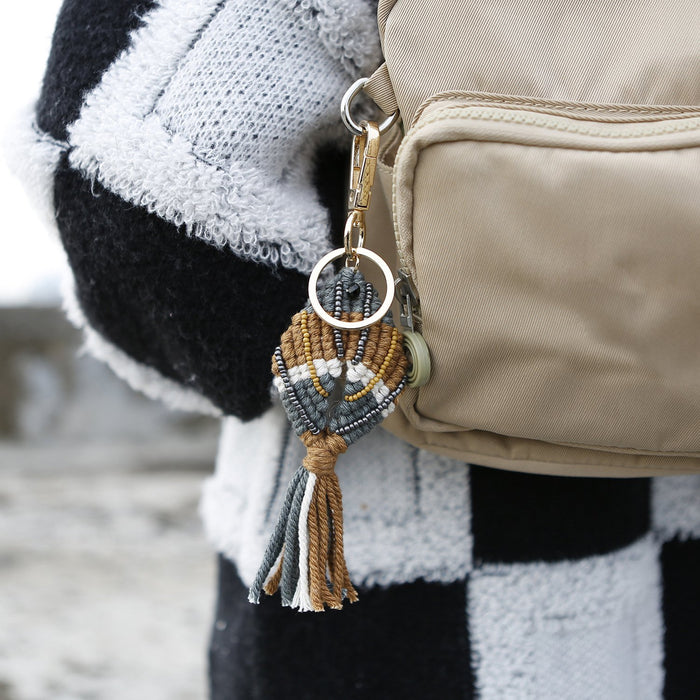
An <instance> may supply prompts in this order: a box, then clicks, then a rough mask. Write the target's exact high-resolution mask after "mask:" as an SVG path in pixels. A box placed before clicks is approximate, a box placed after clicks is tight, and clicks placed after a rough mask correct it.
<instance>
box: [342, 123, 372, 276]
mask: <svg viewBox="0 0 700 700" xmlns="http://www.w3.org/2000/svg"><path fill="white" fill-rule="evenodd" d="M360 126H361V129H362V131H361V133H360V134H359V135H357V136H354V137H353V139H352V158H351V159H350V192H349V195H348V218H347V221H346V222H345V231H344V234H343V242H344V246H345V264H346V266H348V267H357V265H358V262H359V261H358V258H357V255H356V253H355V250H356V249H357V248H364V247H365V239H366V237H367V227H366V224H365V213H366V212H367V209H369V205H370V201H371V199H372V186H373V184H374V175H375V172H376V170H377V156H378V155H379V127H378V126H377V123H376V122H366V121H363V122H362V123H361V124H360ZM355 235H356V236H357V241H355Z"/></svg>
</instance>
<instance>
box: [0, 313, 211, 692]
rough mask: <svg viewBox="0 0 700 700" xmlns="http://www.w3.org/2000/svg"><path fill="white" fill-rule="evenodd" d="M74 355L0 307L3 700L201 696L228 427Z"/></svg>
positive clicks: (65, 338)
mask: <svg viewBox="0 0 700 700" xmlns="http://www.w3.org/2000/svg"><path fill="white" fill-rule="evenodd" d="M77 343H78V339H77V337H76V334H75V333H74V332H73V331H72V330H71V329H70V328H69V327H68V325H67V323H66V322H65V321H64V320H63V316H62V314H61V312H59V311H57V310H55V309H50V308H46V309H42V308H23V309H17V308H14V309H13V308H0V700H74V699H76V700H77V699H80V698H85V699H87V698H95V699H98V700H116V699H117V698H119V699H120V700H122V699H124V698H128V699H129V700H141V699H143V700H146V699H148V700H160V699H163V700H165V699H166V698H167V699H168V700H185V699H187V700H189V699H193V700H194V699H201V698H205V697H206V644H207V637H208V634H209V629H208V628H209V625H210V624H211V620H212V615H213V604H214V600H213V594H214V556H213V553H212V551H211V548H210V547H209V545H208V544H207V543H206V542H205V540H204V536H203V534H202V530H201V527H200V524H199V520H198V518H197V514H196V508H197V501H198V498H199V491H200V483H201V481H202V479H203V478H204V476H205V475H206V474H207V473H208V472H209V471H210V470H211V468H212V464H213V460H214V454H215V449H216V439H217V435H218V424H217V422H216V421H214V420H209V419H204V418H196V417H195V418H193V417H188V416H186V415H185V414H175V413H171V412H169V411H166V410H165V409H163V408H162V407H161V406H160V405H158V404H156V403H154V402H150V401H148V400H146V399H143V398H141V397H140V396H137V395H136V394H134V393H133V392H132V391H131V390H129V389H128V387H126V386H125V385H124V384H122V382H120V381H119V380H118V379H116V378H115V377H114V376H113V375H112V374H111V372H109V370H107V369H105V368H104V367H103V366H102V365H100V364H99V363H97V362H95V361H94V360H91V359H89V358H80V359H78V358H77V357H76V348H77Z"/></svg>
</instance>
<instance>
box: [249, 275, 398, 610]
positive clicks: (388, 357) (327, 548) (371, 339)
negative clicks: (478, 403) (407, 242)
mask: <svg viewBox="0 0 700 700" xmlns="http://www.w3.org/2000/svg"><path fill="white" fill-rule="evenodd" d="M319 300H320V303H321V304H322V305H323V307H324V309H327V310H328V312H329V313H332V314H333V316H334V317H335V318H337V319H341V320H353V321H355V320H358V319H363V318H369V316H370V315H372V314H373V313H375V312H376V311H377V309H378V308H379V307H380V302H379V299H378V295H377V293H376V291H375V290H374V288H373V287H372V285H371V284H370V283H368V282H366V281H365V280H364V278H363V277H362V274H361V273H360V272H359V271H358V270H354V269H352V268H344V269H343V270H341V272H339V273H338V274H337V275H336V277H335V278H334V279H333V280H332V281H331V282H330V283H329V284H328V285H326V287H325V289H324V290H323V291H322V293H321V294H320V295H319ZM407 364H408V362H407V359H406V357H405V355H404V352H403V347H402V343H401V335H400V333H399V332H398V331H397V330H396V328H395V327H394V325H393V321H392V318H391V312H388V313H387V315H386V316H385V317H384V318H383V319H382V320H381V322H378V323H376V324H374V325H372V326H370V327H368V328H365V329H363V330H357V331H354V330H351V331H339V330H338V329H335V328H333V327H331V326H330V325H329V324H327V323H325V322H324V321H323V319H321V318H320V317H319V316H318V315H317V314H315V313H314V312H313V309H312V307H310V305H307V307H306V308H304V309H303V310H302V311H301V312H300V313H298V314H296V315H295V316H294V318H293V319H292V325H291V326H290V327H289V328H288V329H287V331H285V333H284V334H283V335H282V338H281V341H280V345H279V347H278V348H277V349H276V350H275V353H274V355H273V358H272V371H273V374H274V375H275V379H274V384H275V386H276V387H277V389H278V390H279V392H280V395H281V398H282V403H283V405H284V407H285V409H286V411H287V415H288V417H289V419H290V421H291V423H292V425H293V426H294V429H295V431H296V433H297V435H298V436H299V438H300V439H301V441H302V442H303V443H304V445H305V446H306V449H307V453H306V457H305V458H304V459H303V461H302V465H301V466H300V467H299V469H297V471H296V472H295V473H294V476H293V477H292V480H291V482H290V484H289V487H288V489H287V493H286V495H285V498H284V502H283V504H282V509H281V512H280V514H279V518H278V520H277V524H276V525H275V528H274V530H273V533H272V536H271V538H270V541H269V544H268V546H267V549H266V551H265V555H264V557H263V561H262V564H261V566H260V569H259V570H258V574H257V576H256V578H255V581H254V582H253V585H252V586H251V588H250V592H249V595H248V600H250V602H251V603H259V602H260V597H261V594H262V592H263V591H264V592H265V593H267V594H268V595H273V594H275V593H276V592H277V591H279V592H280V595H281V598H282V605H285V606H289V607H292V608H296V609H298V610H301V611H316V612H320V611H323V610H325V608H326V607H329V608H333V609H340V608H342V606H343V600H349V601H350V602H351V603H354V602H355V601H357V599H358V596H357V592H356V590H355V588H354V587H353V585H352V583H351V582H350V576H349V574H348V569H347V566H346V563H345V554H344V551H343V499H342V495H341V492H340V484H339V482H338V477H337V475H336V473H335V464H336V461H337V459H338V456H339V455H340V454H342V453H343V452H345V451H346V450H347V449H348V446H349V445H350V444H352V443H353V442H355V441H356V440H358V439H359V438H360V437H362V436H363V435H365V434H366V433H367V432H369V431H370V430H371V429H372V428H373V427H374V426H375V425H377V424H378V423H380V422H381V420H382V419H383V418H384V417H385V416H387V415H388V414H389V413H390V412H391V411H392V410H393V409H394V406H395V403H396V401H397V399H398V397H399V394H400V393H401V391H402V390H403V388H404V386H405V385H406V381H407V380H406V371H407ZM336 382H338V383H339V384H341V387H340V388H342V394H341V395H340V396H339V398H340V401H339V402H332V401H331V396H332V395H333V396H334V397H335V385H336Z"/></svg>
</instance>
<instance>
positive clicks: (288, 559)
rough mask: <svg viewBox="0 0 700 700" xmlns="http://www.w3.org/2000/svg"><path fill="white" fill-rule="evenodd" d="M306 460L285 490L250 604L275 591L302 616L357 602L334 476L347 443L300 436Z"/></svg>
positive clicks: (329, 436)
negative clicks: (304, 446) (348, 565)
mask: <svg viewBox="0 0 700 700" xmlns="http://www.w3.org/2000/svg"><path fill="white" fill-rule="evenodd" d="M300 437H301V440H302V442H303V443H304V444H305V445H306V448H307V454H306V457H305V458H304V460H303V461H302V466H301V467H299V469H297V471H296V472H295V474H294V476H293V477H292V480H291V482H290V484H289V487H288V489H287V494H286V496H285V499H284V503H283V505H282V510H281V511H280V515H279V518H278V520H277V524H276V526H275V529H274V531H273V534H272V537H271V538H270V542H269V544H268V546H267V550H266V552H265V556H264V557H263V562H262V565H261V566H260V569H259V571H258V574H257V576H256V578H255V581H254V582H253V585H252V586H251V588H250V593H249V595H248V599H249V600H250V601H251V602H252V603H259V602H260V595H261V593H262V591H264V592H265V593H267V594H268V595H273V594H274V593H276V592H277V591H278V590H279V591H280V594H281V597H282V604H283V605H286V606H289V607H293V608H296V609H298V610H302V611H311V610H313V611H316V612H320V611H322V610H325V607H326V606H328V607H330V608H334V609H340V608H342V607H343V600H344V599H347V600H349V601H350V602H351V603H354V602H355V601H357V599H358V598H357V592H356V591H355V588H354V587H353V585H352V583H351V582H350V576H349V574H348V570H347V566H346V564H345V554H344V551H343V499H342V494H341V492H340V484H339V483H338V477H337V475H336V473H335V469H334V467H335V463H336V460H337V457H338V455H339V454H341V453H342V452H345V450H347V447H348V445H347V442H346V441H345V440H344V439H343V438H342V437H341V436H340V435H337V434H335V433H330V432H328V431H323V432H321V433H318V434H313V433H311V432H310V431H307V432H305V433H303V434H302V435H301V436H300Z"/></svg>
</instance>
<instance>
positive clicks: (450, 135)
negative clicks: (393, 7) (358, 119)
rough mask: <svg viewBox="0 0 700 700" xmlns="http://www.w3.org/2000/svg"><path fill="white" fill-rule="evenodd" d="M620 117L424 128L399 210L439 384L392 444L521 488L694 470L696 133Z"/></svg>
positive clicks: (401, 240)
mask: <svg viewBox="0 0 700 700" xmlns="http://www.w3.org/2000/svg"><path fill="white" fill-rule="evenodd" d="M555 111H556V110H555ZM609 117H610V115H606V114H605V113H602V114H598V113H595V114H594V115H593V116H588V115H585V116H583V115H582V113H581V110H580V106H577V109H576V110H574V111H573V114H572V116H569V115H568V114H566V113H565V110H564V113H562V112H561V110H560V111H559V112H558V113H550V114H547V113H543V112H534V111H533V112H529V111H526V110H524V109H522V106H521V105H520V104H517V105H515V106H513V107H512V108H510V109H507V108H505V107H504V106H503V105H500V106H498V107H481V106H474V105H472V104H470V103H469V102H467V103H460V102H459V101H458V100H455V99H447V100H445V101H444V102H440V101H439V100H438V101H436V102H434V103H433V104H430V105H428V107H427V108H426V109H425V110H423V112H422V114H421V117H420V119H419V120H418V121H417V123H416V124H415V125H414V127H413V129H411V130H410V131H409V133H408V135H407V137H406V138H405V139H404V141H403V143H402V144H401V146H400V148H399V151H398V154H397V156H396V165H395V168H394V192H393V200H394V201H393V204H394V220H395V227H396V232H397V241H398V250H399V254H400V257H401V259H402V263H403V266H404V267H406V268H407V269H408V270H409V272H410V273H411V274H412V276H413V278H414V281H415V283H416V285H417V286H418V289H419V292H420V295H421V304H422V314H423V329H422V332H423V335H424V337H425V339H426V341H427V343H428V346H429V348H430V350H431V355H432V360H433V373H432V376H431V380H430V381H429V382H428V384H426V385H425V386H424V387H421V389H420V390H418V391H416V390H412V391H409V392H407V393H406V394H405V396H404V398H403V400H402V401H401V402H400V404H399V405H400V407H401V408H402V412H403V414H404V415H403V417H399V418H396V419H394V420H392V421H390V422H389V423H388V425H387V428H389V429H390V430H392V431H393V432H396V433H397V434H398V435H400V436H401V437H404V438H408V439H409V441H411V442H412V443H413V444H416V445H419V446H421V447H428V448H429V449H435V450H436V451H438V452H442V453H443V454H446V455H449V456H452V457H457V456H459V458H462V459H465V460H468V461H474V462H476V463H486V464H490V465H492V466H504V465H505V466H506V468H518V469H523V470H526V471H545V472H546V473H553V474H558V473H561V474H577V475H592V473H596V474H597V475H606V476H612V475H613V474H615V475H623V474H627V475H639V474H649V473H668V472H669V471H670V472H684V471H695V470H698V469H700V459H698V458H699V457H700V361H699V359H698V351H697V349H698V347H700V302H699V301H698V300H700V282H699V281H698V280H699V279H700V278H699V277H698V275H697V261H698V260H700V237H699V236H698V235H697V231H698V229H699V228H700V202H699V201H698V199H697V197H696V196H695V193H696V192H697V191H698V188H699V187H700V117H697V116H695V117H688V116H678V114H676V113H675V112H674V110H668V113H666V111H665V110H659V111H658V113H657V114H656V115H655V117H654V120H652V121H650V120H649V119H648V115H645V114H635V113H634V111H629V112H625V111H624V110H622V111H619V112H618V113H616V114H615V115H614V117H615V119H617V120H620V119H623V118H624V119H626V120H627V121H626V122H620V121H613V120H611V119H610V118H609ZM383 155H384V163H383V165H382V169H383V170H385V171H386V170H387V169H388V168H389V166H388V164H387V163H386V160H387V156H388V154H383ZM384 179H386V175H384ZM447 290H449V292H448V291H447ZM406 422H407V423H408V425H406ZM420 433H425V434H420ZM625 453H626V454H625ZM509 461H512V462H511V466H510V467H508V466H507V463H508V462H509ZM513 463H515V465H517V466H514V464H513ZM650 470H651V471H650Z"/></svg>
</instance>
